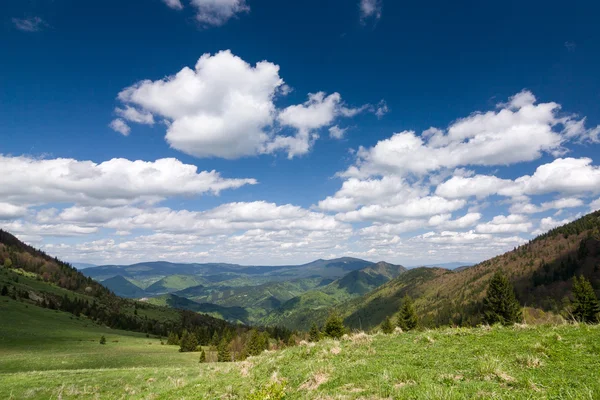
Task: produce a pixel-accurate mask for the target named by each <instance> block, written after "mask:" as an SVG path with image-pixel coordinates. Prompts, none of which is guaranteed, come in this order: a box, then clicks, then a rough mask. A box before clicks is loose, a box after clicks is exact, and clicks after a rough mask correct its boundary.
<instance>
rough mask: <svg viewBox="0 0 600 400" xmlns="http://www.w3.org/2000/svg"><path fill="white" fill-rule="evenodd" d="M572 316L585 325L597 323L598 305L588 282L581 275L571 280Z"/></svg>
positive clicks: (599, 311)
mask: <svg viewBox="0 0 600 400" xmlns="http://www.w3.org/2000/svg"><path fill="white" fill-rule="evenodd" d="M573 296H574V297H575V301H574V302H573V316H574V317H575V319H577V321H580V322H585V323H594V322H598V315H599V314H600V303H598V298H597V297H596V293H595V292H594V288H593V287H592V284H591V283H590V281H588V280H587V279H585V277H584V276H583V275H581V276H580V277H579V278H577V277H575V278H574V279H573Z"/></svg>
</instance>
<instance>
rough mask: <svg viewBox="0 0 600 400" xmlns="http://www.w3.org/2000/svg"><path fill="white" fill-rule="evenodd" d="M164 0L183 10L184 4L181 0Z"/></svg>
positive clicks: (174, 7) (175, 8)
mask: <svg viewBox="0 0 600 400" xmlns="http://www.w3.org/2000/svg"><path fill="white" fill-rule="evenodd" d="M163 2H164V3H165V4H166V5H167V6H169V7H170V8H172V9H174V10H183V4H181V0H163Z"/></svg>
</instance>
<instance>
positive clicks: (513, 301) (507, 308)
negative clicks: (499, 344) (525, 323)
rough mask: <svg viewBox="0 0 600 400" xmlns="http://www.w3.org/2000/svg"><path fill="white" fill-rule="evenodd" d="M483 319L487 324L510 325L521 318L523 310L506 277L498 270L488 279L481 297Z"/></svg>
mask: <svg viewBox="0 0 600 400" xmlns="http://www.w3.org/2000/svg"><path fill="white" fill-rule="evenodd" d="M483 306H484V320H485V322H487V323H488V324H490V325H492V324H495V323H501V324H502V325H512V324H514V323H516V322H521V321H522V320H523V311H522V310H521V305H520V304H519V302H518V301H517V298H516V296H515V291H514V289H513V287H512V285H511V283H510V282H509V280H508V278H507V277H506V276H505V275H504V274H503V273H502V272H501V271H498V272H496V273H495V274H494V276H493V277H492V279H491V280H490V284H489V287H488V290H487V295H486V297H485V298H484V299H483Z"/></svg>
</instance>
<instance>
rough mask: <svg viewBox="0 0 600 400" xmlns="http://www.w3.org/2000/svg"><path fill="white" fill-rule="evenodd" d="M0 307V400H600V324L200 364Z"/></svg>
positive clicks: (439, 335)
mask: <svg viewBox="0 0 600 400" xmlns="http://www.w3.org/2000/svg"><path fill="white" fill-rule="evenodd" d="M1 300H2V301H1V302H0V316H1V317H2V325H1V326H0V338H1V339H0V398H2V399H5V398H6V399H11V398H13V399H49V398H53V399H57V398H61V399H97V398H100V399H220V398H227V399H245V398H248V397H249V396H250V395H251V394H252V393H253V392H255V391H257V390H259V389H261V388H262V390H263V391H264V392H269V391H270V390H272V391H273V392H274V391H276V390H275V389H276V387H275V386H277V385H278V386H279V387H282V386H283V387H285V393H286V397H285V398H286V399H315V398H323V399H326V398H331V399H360V398H363V399H384V398H385V399H387V398H394V399H404V398H407V399H470V398H480V399H492V398H509V399H597V398H600V380H599V379H598V371H600V327H598V326H584V325H582V326H573V325H562V326H556V327H551V326H539V327H533V326H526V327H514V328H502V327H493V328H473V329H462V328H461V329H441V330H433V331H424V332H410V333H403V334H399V335H373V336H367V335H364V334H363V335H357V336H350V337H348V338H346V339H343V340H341V341H333V340H327V341H323V342H320V343H318V344H316V345H301V346H297V347H293V348H288V349H286V350H282V351H277V352H266V353H263V354H262V355H261V356H258V357H254V358H250V359H249V360H247V361H245V362H243V363H228V364H198V362H197V360H198V354H197V353H179V352H178V351H177V350H178V349H177V347H175V346H166V345H164V346H161V345H160V344H159V341H158V340H157V339H147V338H146V337H145V336H144V335H139V334H133V333H128V332H120V331H112V330H110V329H106V328H102V327H99V326H95V325H92V324H89V323H88V322H86V321H83V320H77V319H76V318H73V319H71V318H70V316H69V315H68V314H64V313H60V312H59V313H57V312H55V311H51V310H45V309H39V308H35V307H33V306H31V305H30V306H28V308H25V304H22V303H15V302H14V301H12V300H7V299H6V298H1ZM32 308H34V309H32ZM5 321H8V323H5ZM25 333H27V334H25ZM101 335H105V336H106V338H107V344H106V345H100V344H99V343H98V340H99V338H100V336H101ZM113 340H118V342H113ZM273 382H275V383H273ZM271 385H273V387H270V386H271ZM261 396H264V395H261ZM254 398H257V397H254ZM263 398H264V397H263Z"/></svg>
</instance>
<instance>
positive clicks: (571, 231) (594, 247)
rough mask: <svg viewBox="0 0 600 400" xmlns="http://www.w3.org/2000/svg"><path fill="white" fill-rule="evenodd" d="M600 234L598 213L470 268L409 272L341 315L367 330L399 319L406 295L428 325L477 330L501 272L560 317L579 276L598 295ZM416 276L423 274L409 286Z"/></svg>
mask: <svg viewBox="0 0 600 400" xmlns="http://www.w3.org/2000/svg"><path fill="white" fill-rule="evenodd" d="M599 231H600V212H595V213H592V214H589V215H587V216H585V217H582V218H580V219H579V220H577V221H574V222H572V223H570V224H567V225H565V226H562V227H559V228H556V229H553V230H552V231H550V232H548V233H546V234H544V235H542V236H540V237H538V238H536V239H534V240H532V241H531V242H529V243H528V244H525V245H523V246H520V247H519V248H516V249H515V250H513V251H510V252H508V253H506V254H503V255H501V256H498V257H494V258H493V259H490V260H487V261H484V262H482V263H480V264H477V265H475V266H472V267H469V268H466V269H462V270H459V271H454V272H451V271H447V270H436V272H432V271H429V269H427V268H422V269H415V270H410V271H409V272H407V273H405V274H403V275H401V276H400V277H398V278H396V279H394V280H392V281H390V282H388V283H386V284H384V285H383V286H381V287H379V288H378V289H376V290H375V291H373V292H372V293H368V294H367V295H365V296H363V297H361V298H359V299H357V300H354V301H350V302H347V303H345V304H343V305H341V306H340V307H339V310H340V311H341V312H342V314H343V315H344V316H345V322H346V323H347V324H348V325H349V326H350V327H353V328H358V327H361V326H362V327H363V328H369V327H373V326H375V325H378V324H379V323H381V322H382V321H383V319H384V318H385V317H386V316H395V315H396V313H397V311H398V309H399V305H400V302H401V299H402V297H403V296H404V295H406V294H408V295H410V296H412V297H413V298H414V299H415V306H416V308H417V311H418V313H419V315H420V317H421V323H422V325H424V326H440V325H448V324H451V325H475V324H477V323H479V322H481V310H482V303H481V302H482V299H483V297H484V295H485V292H486V289H487V285H488V282H489V280H490V278H491V276H492V275H493V274H494V272H496V271H497V270H502V271H503V272H504V273H505V274H506V275H507V276H508V278H509V279H510V280H511V282H512V283H513V285H514V287H515V291H516V294H517V298H518V299H519V301H520V302H521V304H522V305H527V306H530V307H535V308H539V309H541V310H545V311H553V312H556V313H559V312H561V311H563V310H564V307H565V303H568V299H569V296H570V293H571V287H572V278H573V277H574V276H575V275H584V276H586V277H587V278H588V279H589V280H590V281H591V282H592V284H593V286H594V288H595V289H596V291H597V292H598V293H600V292H599V291H598V289H600V235H599ZM413 274H422V275H421V276H415V279H412V280H410V281H407V280H408V279H410V278H411V277H413Z"/></svg>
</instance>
